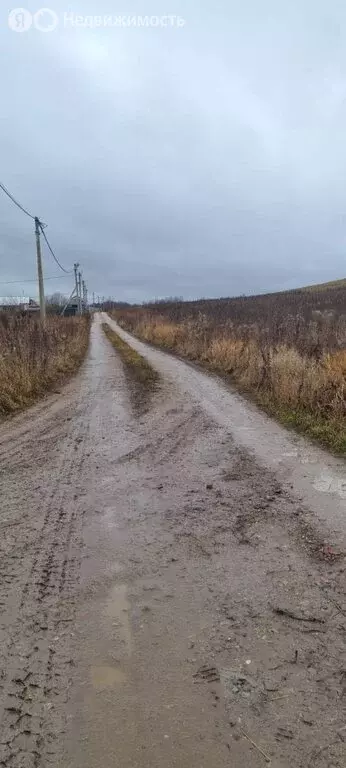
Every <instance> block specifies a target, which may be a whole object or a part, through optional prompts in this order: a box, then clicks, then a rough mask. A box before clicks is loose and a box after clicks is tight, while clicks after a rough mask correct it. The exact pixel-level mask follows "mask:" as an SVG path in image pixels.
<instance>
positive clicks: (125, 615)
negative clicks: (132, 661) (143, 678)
mask: <svg viewBox="0 0 346 768" xmlns="http://www.w3.org/2000/svg"><path fill="white" fill-rule="evenodd" d="M129 610H130V604H129V601H128V599H127V585H126V584H117V585H116V586H114V587H112V589H111V591H110V594H109V596H108V598H107V601H106V605H105V609H104V613H105V615H106V616H107V617H108V618H109V619H112V621H113V622H115V623H116V626H117V627H118V630H119V634H120V636H121V639H122V640H123V642H124V644H125V647H126V651H127V655H128V656H131V653H132V633H131V625H130V619H129Z"/></svg>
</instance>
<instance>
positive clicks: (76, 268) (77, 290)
mask: <svg viewBox="0 0 346 768" xmlns="http://www.w3.org/2000/svg"><path fill="white" fill-rule="evenodd" d="M78 267H79V264H78V263H76V264H74V265H73V269H74V279H75V286H76V287H75V291H76V296H77V301H78V314H79V315H80V310H81V306H80V296H79V285H78Z"/></svg>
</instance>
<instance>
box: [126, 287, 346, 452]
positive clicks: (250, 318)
mask: <svg viewBox="0 0 346 768" xmlns="http://www.w3.org/2000/svg"><path fill="white" fill-rule="evenodd" d="M115 317H116V319H117V320H118V322H119V323H120V324H122V325H123V327H125V328H127V329H128V330H130V331H132V332H133V333H135V334H136V335H137V336H139V337H140V338H142V339H144V340H146V341H148V342H150V343H153V344H156V345H158V346H161V347H164V348H166V349H170V350H173V351H175V352H176V353H178V354H179V355H182V356H184V357H187V358H189V359H191V360H194V361H195V362H198V363H200V364H202V365H204V366H206V367H208V368H209V369H211V370H214V371H217V372H218V373H220V374H221V375H223V376H226V377H227V378H228V379H229V380H230V381H232V383H234V384H236V385H237V386H238V387H239V388H240V389H241V390H242V391H243V392H246V393H247V394H249V395H251V396H252V397H253V399H255V401H256V402H257V403H258V404H260V405H261V406H262V407H264V408H265V409H266V410H267V411H268V412H270V413H271V414H272V415H275V416H276V417H277V418H278V419H280V420H281V421H282V422H284V423H285V424H288V425H290V426H294V427H296V428H297V429H298V430H301V431H303V432H306V433H307V434H309V435H310V436H311V437H313V438H315V439H317V440H319V441H320V442H322V443H323V444H324V445H326V446H328V447H329V448H331V449H332V450H334V451H336V452H339V453H342V454H344V453H346V280H340V281H336V282H335V283H333V284H330V283H326V284H325V285H324V286H312V287H311V288H309V289H308V288H302V289H299V290H296V291H287V292H283V293H276V294H266V295H260V296H254V297H239V298H235V299H228V298H222V299H209V300H208V299H203V300H198V301H193V302H183V301H174V300H173V301H166V302H157V303H152V304H147V305H146V306H142V307H131V308H122V309H118V310H115Z"/></svg>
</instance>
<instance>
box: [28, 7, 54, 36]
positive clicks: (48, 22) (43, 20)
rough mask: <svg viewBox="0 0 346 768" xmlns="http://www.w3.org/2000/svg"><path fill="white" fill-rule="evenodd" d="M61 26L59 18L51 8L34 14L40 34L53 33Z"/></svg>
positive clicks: (35, 23) (35, 24)
mask: <svg viewBox="0 0 346 768" xmlns="http://www.w3.org/2000/svg"><path fill="white" fill-rule="evenodd" d="M58 24H59V18H58V16H57V14H56V13H55V11H52V9H51V8H40V10H39V11H36V13H35V14H34V26H35V27H36V29H38V31H39V32H53V31H54V29H56V28H57V26H58Z"/></svg>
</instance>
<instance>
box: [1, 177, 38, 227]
mask: <svg viewBox="0 0 346 768" xmlns="http://www.w3.org/2000/svg"><path fill="white" fill-rule="evenodd" d="M0 189H2V191H3V192H5V195H7V197H9V198H10V200H12V202H13V203H14V204H15V205H16V206H17V208H20V210H21V211H23V213H26V215H27V216H30V219H35V216H32V215H31V213H29V211H27V210H26V208H24V207H23V206H22V205H21V204H20V203H18V200H16V198H15V197H13V195H11V192H9V191H8V189H6V187H5V185H4V184H2V183H1V182H0Z"/></svg>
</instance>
